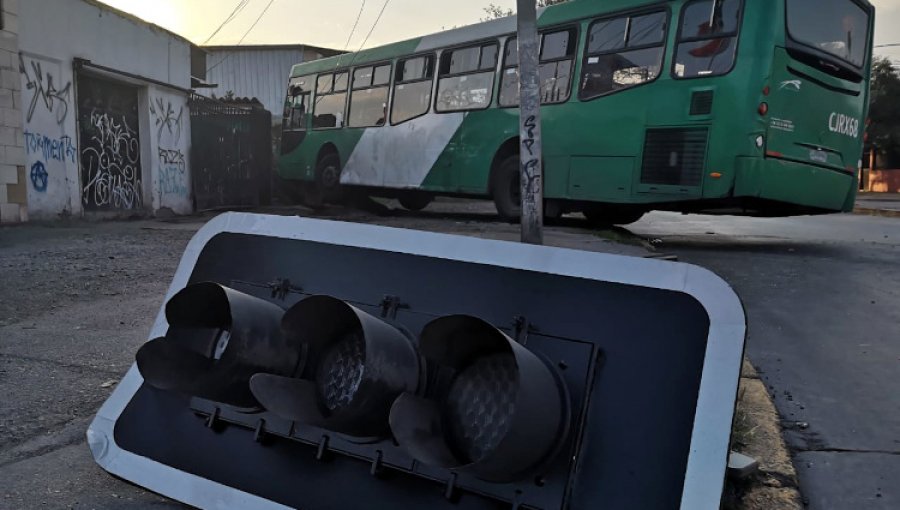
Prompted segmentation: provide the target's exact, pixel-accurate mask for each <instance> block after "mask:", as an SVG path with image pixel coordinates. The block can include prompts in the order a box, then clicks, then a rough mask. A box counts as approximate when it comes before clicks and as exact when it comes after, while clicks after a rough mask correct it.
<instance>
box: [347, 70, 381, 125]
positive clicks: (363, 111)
mask: <svg viewBox="0 0 900 510" xmlns="http://www.w3.org/2000/svg"><path fill="white" fill-rule="evenodd" d="M390 82H391V64H382V65H376V66H366V67H357V68H356V69H354V70H353V90H352V91H351V92H350V114H349V118H348V122H347V126H348V127H376V126H383V125H384V123H385V119H386V117H387V102H388V94H389V93H390Z"/></svg>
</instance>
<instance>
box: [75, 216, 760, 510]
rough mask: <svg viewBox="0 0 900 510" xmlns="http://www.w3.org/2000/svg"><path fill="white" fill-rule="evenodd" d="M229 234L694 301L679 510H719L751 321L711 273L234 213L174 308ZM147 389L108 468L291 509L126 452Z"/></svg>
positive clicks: (113, 408)
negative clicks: (699, 312)
mask: <svg viewBox="0 0 900 510" xmlns="http://www.w3.org/2000/svg"><path fill="white" fill-rule="evenodd" d="M226 233H231V234H248V235H254V236H262V237H271V238H279V239H287V240H299V241H311V242H315V243H321V244H326V245H336V246H346V247H352V248H363V249H369V250H378V251H385V252H394V253H402V254H409V255H416V256H421V257H430V258H434V259H443V260H452V261H459V262H464V263H472V264H479V265H482V266H494V267H497V268H509V269H517V270H525V271H531V272H537V273H545V274H549V275H559V276H566V277H575V278H579V279H586V280H594V281H598V282H607V283H617V284H623V285H628V286H635V287H643V288H649V289H661V290H668V291H674V292H677V293H683V294H687V295H689V296H691V297H693V298H694V299H695V300H696V301H697V302H699V304H700V305H701V306H702V307H703V309H704V310H705V312H706V314H707V315H708V316H709V329H708V331H709V333H708V338H707V343H706V352H705V358H704V361H703V373H702V378H701V380H700V386H699V394H698V399H697V406H696V410H695V413H694V420H693V429H692V435H691V440H690V452H689V455H688V459H687V468H686V472H685V476H684V484H683V491H682V495H681V501H680V508H681V509H683V510H705V509H709V510H714V509H717V508H719V504H720V500H721V494H722V489H723V484H724V478H725V466H726V462H727V456H728V447H729V441H730V435H731V425H732V420H733V415H734V404H735V401H736V396H737V387H738V382H739V376H740V370H741V364H742V358H743V352H744V338H745V334H746V320H745V316H744V312H743V307H742V305H741V303H740V300H739V298H738V297H737V295H736V294H735V293H734V291H733V290H732V289H731V288H730V287H729V286H728V285H727V284H726V283H725V282H724V281H723V280H722V279H720V278H719V277H718V276H716V275H714V274H713V273H711V272H710V271H708V270H705V269H702V268H699V267H696V266H691V265H687V264H680V263H671V262H664V261H658V260H650V259H641V258H631V257H622V256H616V255H607V254H600V253H592V252H582V251H575V250H568V249H561V248H551V247H543V246H531V245H524V244H516V243H509V242H503V241H492V240H484V239H477V238H469V237H459V236H451V235H445V234H434V233H427V232H418V231H410V230H401V229H394V228H386V227H377V226H371V225H362V224H352V223H338V222H328V221H320V220H312V219H303V218H296V217H276V216H262V215H253V214H244V213H227V214H223V215H221V216H219V217H217V218H215V219H214V220H212V221H211V222H209V223H208V224H207V225H205V226H204V227H203V228H201V229H200V231H198V233H197V234H196V235H195V236H194V238H193V239H192V240H191V242H190V243H189V245H188V247H187V249H186V251H185V253H184V256H183V257H182V260H181V263H180V265H179V267H178V270H177V272H176V274H175V276H174V278H173V281H172V284H171V286H170V288H169V291H168V293H167V296H166V301H168V299H170V298H171V297H172V296H173V295H174V294H176V293H177V292H178V291H180V290H181V289H183V288H184V287H185V286H186V285H187V284H188V282H189V279H190V276H191V274H192V272H193V270H194V268H195V266H196V264H197V262H198V258H199V257H200V254H201V252H202V251H203V249H204V247H206V245H207V244H208V243H209V242H210V241H211V240H213V239H214V238H215V237H216V236H218V235H220V234H226ZM167 329H168V324H167V323H166V319H165V314H164V308H163V309H161V310H160V312H159V315H158V316H157V319H156V322H155V324H154V326H153V328H152V331H151V334H150V335H149V339H153V338H158V337H161V336H164V335H165V333H166V331H167ZM142 382H143V380H142V378H141V375H140V373H139V372H138V370H137V368H136V366H132V367H131V369H130V370H129V371H128V373H127V374H126V376H125V377H124V379H123V380H122V381H121V382H120V384H119V385H118V386H117V387H116V389H115V391H114V392H113V394H112V395H111V396H110V398H109V399H108V400H107V401H106V403H104V405H103V406H102V407H101V408H100V410H99V411H98V413H97V416H96V417H95V419H94V420H93V422H92V423H91V425H90V427H89V429H88V432H87V437H88V443H89V445H90V448H91V451H92V453H93V456H94V459H95V460H96V462H97V463H98V464H99V465H100V466H101V467H103V468H104V469H105V470H107V471H108V472H110V473H112V474H114V475H116V476H118V477H121V478H123V479H125V480H128V481H131V482H133V483H136V484H138V485H141V486H144V487H146V488H148V489H150V490H152V491H154V492H158V493H160V494H163V495H166V496H168V497H170V498H173V499H175V500H178V501H181V502H184V503H187V504H189V505H193V506H197V507H201V508H272V509H275V508H279V509H280V508H288V507H286V506H283V505H281V504H278V503H275V502H273V501H270V500H267V499H264V498H262V497H259V496H256V495H253V494H250V493H247V492H243V491H241V490H238V489H235V488H233V487H229V486H227V485H223V484H221V483H218V482H215V481H212V480H209V479H206V478H203V477H200V476H196V475H193V474H190V473H186V472H183V471H180V470H178V469H176V468H173V467H170V466H167V465H165V464H162V463H159V462H156V461H154V460H151V459H149V458H146V457H142V456H139V455H136V454H134V453H131V452H129V451H127V450H125V449H123V448H122V447H120V446H119V445H118V444H117V443H116V439H115V434H114V429H115V425H116V422H117V420H118V419H119V417H120V416H121V415H122V413H123V411H124V410H125V408H126V406H127V405H128V404H129V402H130V401H131V399H132V398H133V397H134V396H135V395H136V394H137V392H138V390H139V389H140V387H141V385H142Z"/></svg>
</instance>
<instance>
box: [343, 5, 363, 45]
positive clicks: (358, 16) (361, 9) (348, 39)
mask: <svg viewBox="0 0 900 510" xmlns="http://www.w3.org/2000/svg"><path fill="white" fill-rule="evenodd" d="M365 8H366V0H362V5H360V6H359V13H358V14H357V15H356V22H354V23H353V29H351V30H350V36H349V37H347V44H345V45H344V51H347V48H349V47H350V40H351V39H353V34H355V33H356V27H357V26H358V25H359V20H360V18H362V13H363V10H364V9H365Z"/></svg>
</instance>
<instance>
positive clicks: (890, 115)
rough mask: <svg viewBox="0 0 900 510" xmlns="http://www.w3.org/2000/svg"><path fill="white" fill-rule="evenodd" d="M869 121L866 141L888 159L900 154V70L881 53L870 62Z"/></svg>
mask: <svg viewBox="0 0 900 510" xmlns="http://www.w3.org/2000/svg"><path fill="white" fill-rule="evenodd" d="M869 121H870V124H869V127H868V129H867V133H868V135H869V142H870V143H872V144H874V145H875V146H876V147H878V149H879V151H880V152H884V153H886V154H888V156H889V158H888V159H895V158H897V157H898V156H900V73H898V72H897V70H896V69H894V67H893V65H892V64H891V61H890V60H889V59H887V58H885V57H876V58H875V60H874V62H873V63H872V91H871V94H870V106H869Z"/></svg>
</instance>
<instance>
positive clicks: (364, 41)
mask: <svg viewBox="0 0 900 510" xmlns="http://www.w3.org/2000/svg"><path fill="white" fill-rule="evenodd" d="M389 3H391V0H384V5H382V6H381V12H379V13H378V17H377V18H375V23H372V28H371V29H369V33H368V34H366V38H365V39H363V42H362V44H360V45H359V49H358V50H356V54H355V55H354V56H353V59H352V60H351V61H350V65H351V66H352V65H353V62H355V61H356V57H358V56H359V52H360V51H362V49H363V46H365V45H366V43H367V42H369V37H370V36H371V35H372V32H374V31H375V27H377V26H378V22H379V21H381V15H382V14H384V10H385V9H387V6H388V4H389Z"/></svg>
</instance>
